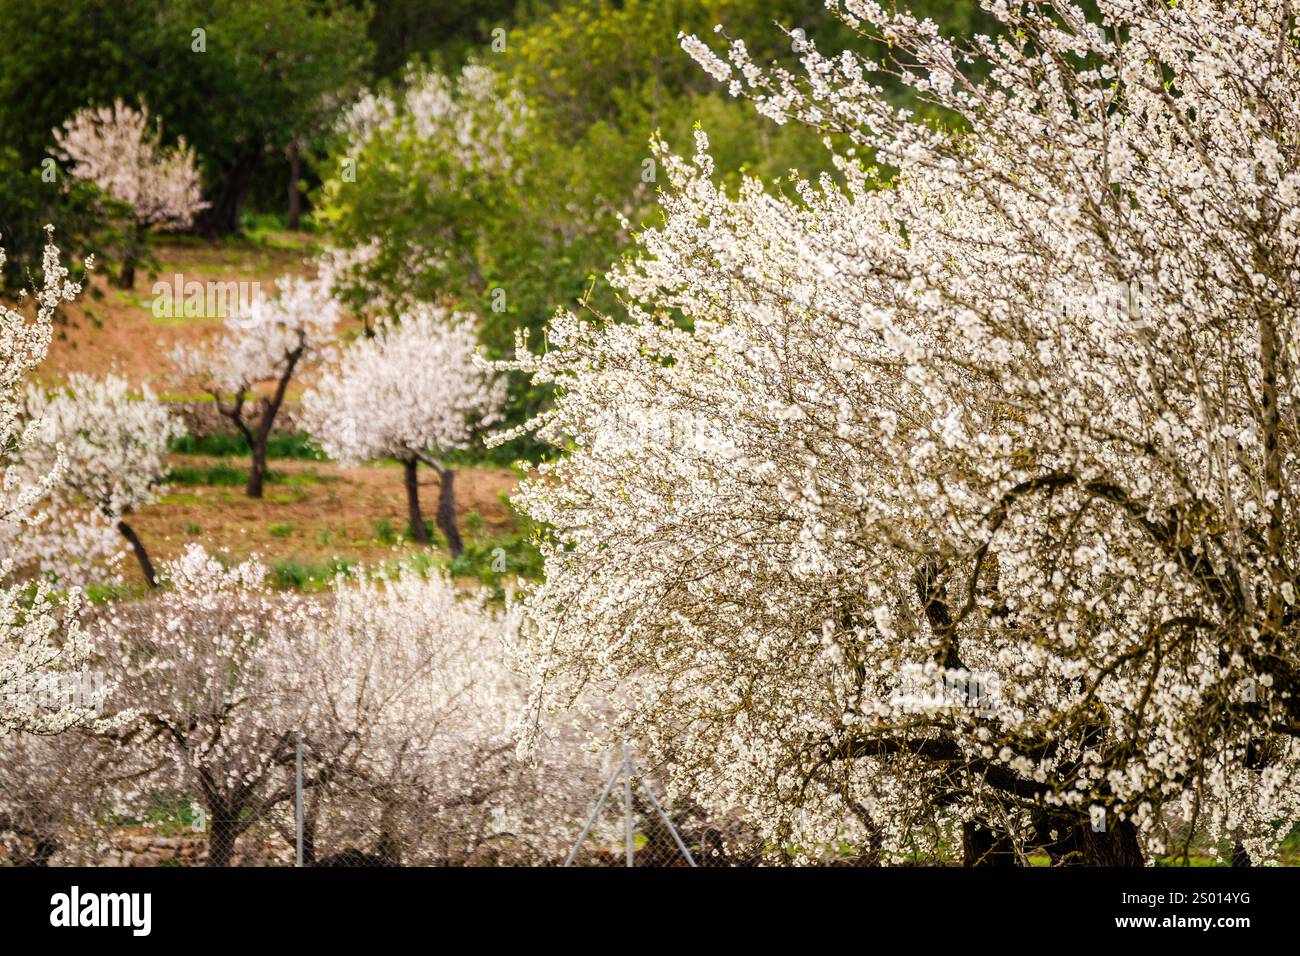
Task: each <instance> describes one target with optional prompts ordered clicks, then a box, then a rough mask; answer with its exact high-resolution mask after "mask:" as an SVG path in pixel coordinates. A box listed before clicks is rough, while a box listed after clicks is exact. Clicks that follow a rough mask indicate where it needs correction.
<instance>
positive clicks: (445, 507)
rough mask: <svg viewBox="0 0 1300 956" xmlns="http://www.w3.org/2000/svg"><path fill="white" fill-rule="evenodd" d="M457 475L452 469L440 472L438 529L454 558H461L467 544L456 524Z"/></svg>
mask: <svg viewBox="0 0 1300 956" xmlns="http://www.w3.org/2000/svg"><path fill="white" fill-rule="evenodd" d="M455 482H456V473H455V472H454V471H452V470H451V469H450V468H444V469H442V470H441V471H440V472H438V515H437V521H438V528H439V530H441V531H442V535H443V537H444V538H446V539H447V548H448V549H449V550H450V551H451V556H452V557H453V558H459V557H460V556H461V555H462V554H464V552H465V544H464V542H462V541H461V539H460V528H459V527H458V526H457V524H456V484H455Z"/></svg>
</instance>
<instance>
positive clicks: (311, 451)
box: [171, 432, 326, 461]
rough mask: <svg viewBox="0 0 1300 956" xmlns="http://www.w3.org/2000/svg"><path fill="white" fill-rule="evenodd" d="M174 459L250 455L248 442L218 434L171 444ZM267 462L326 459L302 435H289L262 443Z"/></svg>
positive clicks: (185, 437) (188, 437)
mask: <svg viewBox="0 0 1300 956" xmlns="http://www.w3.org/2000/svg"><path fill="white" fill-rule="evenodd" d="M171 450H172V451H173V452H174V453H176V454H178V455H207V456H208V457H210V458H231V457H243V456H246V455H249V454H251V450H250V449H249V447H248V442H247V441H245V440H244V436H243V435H241V434H239V433H238V432H218V433H216V434H213V435H182V436H180V437H179V438H176V439H174V440H173V441H172V443H171ZM266 457H267V458H287V459H295V460H299V461H325V460H326V455H325V453H324V452H323V451H321V450H320V446H319V445H317V444H316V443H315V442H314V441H312V439H311V436H310V435H308V434H307V433H306V432H295V433H294V434H292V435H272V436H271V438H270V440H269V441H268V442H267V443H266Z"/></svg>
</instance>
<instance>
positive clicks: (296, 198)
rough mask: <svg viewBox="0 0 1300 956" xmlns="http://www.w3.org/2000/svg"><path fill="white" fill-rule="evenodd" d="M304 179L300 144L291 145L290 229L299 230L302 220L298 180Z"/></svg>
mask: <svg viewBox="0 0 1300 956" xmlns="http://www.w3.org/2000/svg"><path fill="white" fill-rule="evenodd" d="M301 178H302V153H301V151H300V150H299V149H298V144H297V143H296V142H295V143H290V144H289V222H288V227H289V228H290V229H293V230H297V229H298V228H299V226H300V225H301V220H302V193H300V192H299V191H298V180H300V179H301Z"/></svg>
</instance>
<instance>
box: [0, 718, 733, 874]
mask: <svg viewBox="0 0 1300 956" xmlns="http://www.w3.org/2000/svg"><path fill="white" fill-rule="evenodd" d="M9 743H10V744H13V743H14V738H11V739H10V741H9ZM572 743H573V742H572V741H566V742H565V743H564V746H563V747H562V748H561V749H559V750H552V751H548V750H547V749H546V748H542V749H541V750H540V751H539V752H538V753H537V754H536V755H534V757H533V758H532V759H527V760H526V759H522V758H519V757H518V756H517V755H516V753H515V750H514V747H513V744H512V743H511V742H510V741H509V740H499V741H496V742H494V743H492V744H490V745H489V744H481V745H478V746H477V748H476V749H475V750H474V751H473V752H472V753H470V755H469V757H468V759H466V758H465V755H464V753H462V754H461V755H460V756H459V758H458V759H456V760H454V761H450V760H449V761H439V760H436V759H431V758H430V756H429V755H428V754H427V753H418V754H417V753H402V752H401V751H400V750H397V751H394V750H393V749H391V748H388V747H368V746H366V744H367V742H366V741H361V740H344V741H336V740H330V741H321V740H313V739H311V738H310V737H309V736H306V735H300V734H296V733H294V734H288V735H284V737H283V739H281V740H279V741H277V743H276V746H275V747H274V748H273V750H272V751H271V754H270V761H269V765H268V766H267V767H266V768H263V772H262V773H261V775H260V776H257V777H256V778H250V779H249V780H247V781H244V783H243V784H240V782H239V781H232V780H229V779H226V780H220V781H217V780H214V781H212V782H211V785H209V786H207V787H205V788H202V789H200V790H199V791H198V792H187V791H178V790H174V789H172V790H168V789H157V788H155V787H154V786H153V785H147V786H142V787H141V788H140V789H138V790H133V789H132V783H131V781H129V780H124V779H121V777H122V774H121V773H120V769H121V768H120V766H119V765H116V764H114V763H113V762H112V761H110V760H104V762H103V768H102V769H104V770H105V773H103V774H100V773H97V769H99V765H100V761H101V758H104V756H105V754H108V753H111V749H106V745H104V744H102V743H101V742H98V741H96V740H94V739H93V738H90V737H78V736H77V735H73V734H69V735H61V736H59V737H52V738H45V739H37V738H32V739H30V740H28V741H26V743H24V744H23V745H24V746H32V747H40V748H43V752H42V754H41V757H42V765H43V766H46V767H47V768H49V771H50V775H49V776H48V777H43V778H41V779H33V780H32V781H31V784H30V790H29V792H26V793H23V794H18V793H10V794H6V801H5V808H6V809H5V811H4V813H0V865H6V866H68V865H75V866H216V867H223V866H236V867H238V866H284V867H292V866H302V867H398V866H444V867H447V866H629V865H631V866H682V867H691V866H719V865H724V866H726V865H738V864H739V865H746V864H753V863H756V862H758V855H757V853H756V852H746V851H743V850H742V851H737V849H736V847H737V846H743V845H744V841H743V840H738V839H737V836H738V835H739V833H740V830H739V829H738V828H737V825H736V824H735V821H732V820H730V819H729V818H722V819H720V818H719V817H718V816H717V815H716V814H712V815H711V814H709V813H706V812H705V811H704V810H703V809H702V808H701V807H699V806H697V805H696V804H694V803H691V802H689V801H677V802H676V803H675V804H674V803H670V802H669V801H667V799H666V797H665V796H664V791H663V790H662V789H661V788H660V787H659V786H658V785H657V784H656V783H655V781H654V779H653V775H652V774H650V773H647V772H645V771H644V769H643V768H642V767H641V766H640V765H639V764H638V762H637V760H636V758H635V755H634V754H633V752H632V751H631V749H626V750H621V751H617V752H614V753H609V754H604V755H590V754H586V753H585V752H582V753H583V757H584V759H575V758H574V757H573V750H574V748H573V746H572ZM376 753H382V754H384V755H385V758H384V759H383V760H378V759H376V758H375V757H374V754H376ZM31 756H32V755H30V754H28V755H26V758H27V759H28V760H30V759H31ZM93 779H99V781H100V783H101V784H104V785H101V786H98V787H88V786H87V784H86V781H88V780H93ZM203 780H204V777H203V776H202V775H200V781H203ZM108 784H111V786H110V785H108Z"/></svg>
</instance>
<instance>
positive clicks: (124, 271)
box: [114, 222, 140, 289]
mask: <svg viewBox="0 0 1300 956" xmlns="http://www.w3.org/2000/svg"><path fill="white" fill-rule="evenodd" d="M139 259H140V226H139V224H138V223H134V222H133V223H131V224H130V225H129V226H127V233H126V249H125V251H124V252H123V253H122V268H121V269H120V270H119V271H118V273H117V278H116V280H114V284H115V285H116V286H117V287H118V288H119V289H134V288H135V266H136V263H137V262H138V261H139Z"/></svg>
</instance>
